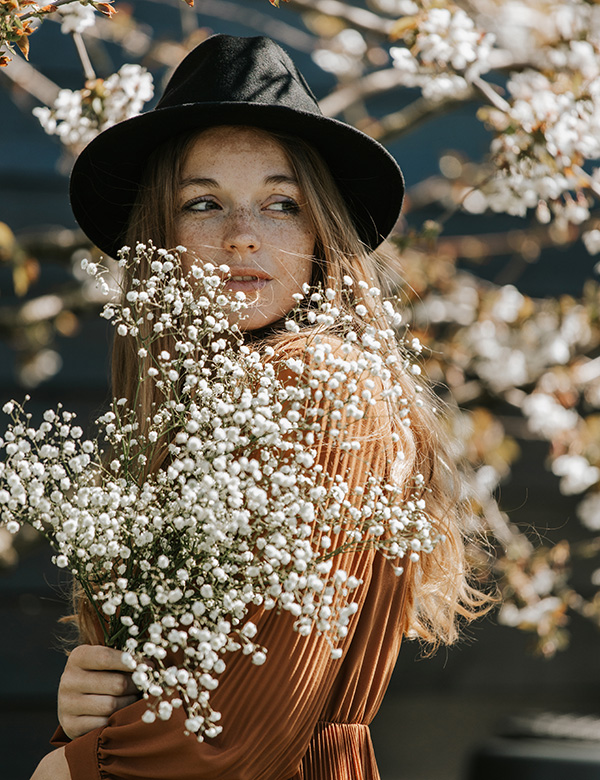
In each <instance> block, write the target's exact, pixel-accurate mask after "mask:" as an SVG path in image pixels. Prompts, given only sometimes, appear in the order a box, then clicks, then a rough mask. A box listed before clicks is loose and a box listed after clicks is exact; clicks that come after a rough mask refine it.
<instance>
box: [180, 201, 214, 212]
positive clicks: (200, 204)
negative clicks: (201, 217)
mask: <svg viewBox="0 0 600 780" xmlns="http://www.w3.org/2000/svg"><path fill="white" fill-rule="evenodd" d="M218 208H220V206H219V204H218V203H217V202H216V201H215V200H212V198H197V199H196V200H191V201H189V202H188V203H186V204H185V205H184V207H183V211H214V210H215V209H218Z"/></svg>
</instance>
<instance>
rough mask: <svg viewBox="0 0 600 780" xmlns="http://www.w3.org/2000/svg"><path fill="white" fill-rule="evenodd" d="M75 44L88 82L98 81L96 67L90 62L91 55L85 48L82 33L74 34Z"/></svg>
mask: <svg viewBox="0 0 600 780" xmlns="http://www.w3.org/2000/svg"><path fill="white" fill-rule="evenodd" d="M73 42H74V43H75V48H76V49H77V54H78V55H79V59H80V60H81V64H82V66H83V72H84V74H85V78H86V81H94V80H95V79H96V72H95V71H94V66H93V65H92V61H91V60H90V55H89V54H88V50H87V49H86V47H85V43H84V41H83V38H82V37H81V33H78V32H74V33H73Z"/></svg>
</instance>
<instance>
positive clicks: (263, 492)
mask: <svg viewBox="0 0 600 780" xmlns="http://www.w3.org/2000/svg"><path fill="white" fill-rule="evenodd" d="M183 251H185V250H184V249H183V248H182V247H181V248H178V250H174V251H172V252H168V251H166V250H162V249H159V250H155V249H154V247H152V246H145V245H143V244H138V245H137V247H136V248H135V250H133V251H130V250H129V249H127V248H124V250H123V251H122V252H121V255H120V265H121V266H128V272H129V274H130V276H131V274H132V273H133V275H132V278H133V283H132V284H131V285H130V286H129V288H128V289H127V290H125V291H124V292H123V302H122V303H119V304H116V303H109V304H107V305H106V307H105V309H104V312H103V316H104V317H105V318H106V319H108V320H110V321H111V322H112V323H113V325H114V326H115V329H116V338H117V339H119V338H126V339H129V340H130V342H131V344H132V345H134V347H135V351H136V353H137V358H138V365H139V377H138V379H139V381H138V384H137V387H136V390H135V397H133V398H115V399H114V400H113V402H112V404H111V406H110V409H109V410H108V411H107V412H106V413H105V414H103V415H102V416H101V417H100V418H99V419H98V421H97V422H98V426H99V430H100V436H99V438H98V439H87V438H85V436H84V435H83V431H82V429H81V428H80V427H79V426H78V425H77V424H76V421H75V418H74V415H72V414H71V413H69V412H68V411H65V410H64V409H62V408H61V407H59V408H58V409H56V410H49V411H47V412H45V413H44V416H43V421H42V423H41V424H40V425H38V426H37V427H36V426H34V424H33V422H32V419H31V415H30V414H28V413H27V412H26V411H25V410H24V408H23V407H22V406H21V405H19V404H17V403H15V402H14V401H11V402H9V403H7V404H6V405H5V406H4V412H5V413H6V414H8V415H9V416H10V417H11V418H12V424H11V425H10V426H9V427H8V430H7V431H6V433H5V434H4V438H3V439H2V440H0V449H3V450H4V451H5V456H6V457H5V461H4V463H2V464H0V521H1V522H2V524H3V525H5V526H6V528H7V529H8V530H9V531H11V532H16V531H17V530H18V529H19V528H20V526H21V525H22V524H23V523H27V524H29V525H32V526H33V527H34V528H36V529H38V530H39V531H40V532H41V533H43V534H44V535H45V536H46V537H47V538H48V539H49V540H50V542H51V543H52V545H53V546H54V548H55V550H56V557H55V559H54V560H55V563H56V565H57V566H59V567H61V568H65V569H68V570H69V571H71V572H72V574H73V576H74V577H75V578H76V579H77V580H78V581H79V583H80V584H81V586H82V588H83V590H84V592H85V594H87V596H88V598H89V600H90V602H91V604H92V605H93V606H94V608H95V610H96V612H97V619H98V622H99V624H100V626H101V627H102V630H103V632H104V636H105V641H106V643H107V644H108V645H110V646H113V647H116V648H120V649H123V651H124V653H125V656H124V657H125V658H126V660H127V662H128V663H129V665H130V667H131V669H132V673H133V680H134V682H135V684H136V685H137V686H138V688H139V689H140V690H141V691H142V692H143V695H144V697H145V698H146V699H147V701H148V709H147V711H146V712H145V714H144V716H143V719H144V720H145V721H147V722H151V721H153V720H155V719H156V718H160V719H164V720H166V719H168V718H169V717H170V716H171V714H172V712H173V710H174V709H177V708H181V707H183V708H184V709H185V712H186V719H185V728H186V729H187V731H188V732H191V733H194V734H195V735H196V736H197V738H198V739H199V740H202V739H204V738H205V737H213V736H215V735H216V734H218V733H219V731H220V730H221V726H220V725H219V713H218V712H215V711H214V710H213V709H212V707H211V703H210V694H211V691H213V690H214V689H215V688H216V687H217V686H218V684H219V676H220V675H221V674H222V673H223V671H224V670H225V667H226V658H227V655H226V654H229V653H232V652H241V653H243V654H245V655H248V656H249V657H250V660H251V661H252V662H253V663H255V664H262V663H264V662H265V661H266V662H267V663H268V648H266V647H263V646H262V645H261V643H260V632H259V631H258V630H257V626H256V625H255V623H254V622H253V621H252V620H251V619H250V617H251V613H250V610H251V609H253V610H255V609H256V608H261V609H264V610H277V611H281V612H288V613H289V614H290V615H291V616H292V618H293V626H294V629H295V630H296V631H298V632H299V634H301V635H305V636H308V635H309V634H311V633H312V632H318V633H319V634H322V635H323V638H324V641H328V642H329V644H330V646H331V653H332V656H333V657H334V658H339V657H340V656H341V649H340V642H341V641H342V640H343V638H344V637H345V636H346V634H347V632H348V625H349V623H350V621H351V620H352V616H353V614H354V613H355V612H356V610H357V604H356V603H355V602H354V601H353V593H354V591H356V589H357V588H359V587H360V586H361V581H360V580H359V579H358V578H357V577H356V576H355V575H354V574H353V572H352V571H351V570H348V571H346V570H345V569H344V568H343V567H342V566H341V565H340V564H339V561H341V560H342V559H343V556H344V555H346V556H347V554H348V553H349V552H352V551H360V550H365V549H366V550H369V549H374V550H379V551H381V553H382V554H383V555H385V556H386V557H387V558H388V559H389V560H390V561H391V562H392V564H393V565H394V567H395V568H396V572H397V573H398V574H400V573H401V571H402V566H403V562H404V560H407V559H409V558H410V559H412V560H418V558H419V556H420V555H421V554H426V553H427V552H429V551H431V550H432V549H433V546H434V544H435V543H436V542H437V541H438V536H439V534H438V533H437V532H436V529H435V524H434V523H433V521H432V520H431V519H430V518H429V517H428V515H427V512H426V504H425V494H426V490H425V488H424V480H423V477H421V476H420V475H417V476H416V477H414V478H412V479H408V478H407V479H404V480H398V482H399V484H396V483H395V482H394V478H393V475H394V473H396V472H397V471H398V469H400V470H401V468H400V467H401V464H402V458H403V452H402V448H403V442H405V441H406V440H407V437H408V434H407V433H406V432H405V431H404V426H406V427H407V428H408V426H410V404H411V401H410V399H409V398H407V397H406V393H405V390H404V388H403V386H402V383H401V382H398V381H395V380H394V377H395V376H397V373H396V372H395V371H394V372H393V371H392V370H391V369H390V366H392V364H394V363H397V362H398V360H404V366H403V367H402V370H404V371H406V372H408V371H411V364H410V361H409V360H408V359H406V358H403V357H402V354H403V353H400V352H399V351H398V350H397V349H396V348H393V347H392V344H394V343H395V341H394V340H395V339H396V331H395V326H397V325H398V322H399V315H397V314H395V312H394V310H393V308H392V307H391V306H389V305H384V309H385V310H386V312H387V317H388V319H389V323H388V326H387V327H381V324H380V323H379V324H378V325H375V324H373V323H372V322H371V321H370V320H369V318H368V310H367V306H365V305H364V303H362V304H358V305H357V306H355V310H354V311H353V312H351V313H347V312H344V311H342V310H340V309H339V308H338V307H337V306H336V304H335V301H336V300H339V298H340V296H339V295H338V294H337V293H336V291H333V290H328V289H324V290H311V289H308V288H306V289H305V290H304V293H303V294H298V295H297V299H298V306H297V309H296V310H294V311H293V312H292V313H291V314H290V315H289V316H288V319H287V321H286V323H285V327H286V329H287V331H288V333H289V335H288V336H287V337H286V338H285V339H284V343H285V344H286V348H285V349H283V350H281V349H280V348H279V347H278V343H279V342H276V341H275V342H273V343H269V342H264V343H261V344H259V343H258V342H253V341H252V340H245V339H244V337H243V334H242V333H241V331H240V329H239V326H238V324H237V323H238V322H239V321H240V320H243V316H244V310H245V309H246V308H247V307H248V306H249V305H251V304H250V303H248V302H247V301H245V299H244V295H243V294H241V293H236V294H235V295H231V294H228V293H227V290H226V287H225V282H224V279H225V278H226V275H227V271H228V269H227V267H225V266H222V267H220V268H216V267H215V266H213V265H211V264H204V265H202V264H200V263H198V264H197V265H193V266H192V269H191V272H190V274H189V275H188V276H186V275H184V274H183V273H182V272H181V262H180V255H181V252H183ZM141 267H145V268H147V269H148V273H147V274H143V275H142V274H141V273H139V269H140V268H141ZM86 270H87V271H88V273H90V274H91V275H92V276H97V277H99V278H100V279H101V277H102V271H101V269H100V268H99V267H98V266H93V265H91V264H88V265H87V269H86ZM136 270H138V272H137V273H136ZM359 284H360V286H361V287H363V288H364V292H365V296H366V298H365V301H367V300H368V297H369V296H371V297H372V298H376V297H377V296H378V295H379V291H378V290H375V289H369V288H368V285H366V284H365V283H362V282H360V283H359ZM344 285H345V286H346V287H347V289H346V291H345V294H346V296H350V291H351V287H352V280H351V279H349V278H347V279H345V280H344ZM290 345H291V348H290ZM412 373H418V372H415V371H414V370H413V371H412ZM149 389H150V390H151V391H152V393H151V394H150V397H152V398H153V399H154V401H153V402H152V403H151V404H150V405H149V406H147V407H146V409H149V412H148V413H147V414H146V416H144V415H143V414H141V412H140V410H141V409H142V408H144V407H143V405H141V404H140V399H141V398H142V397H144V394H146V395H147V393H148V390H149ZM390 408H392V409H394V410H395V412H396V413H397V414H396V415H389V414H388V413H387V412H385V414H384V412H383V411H382V410H389V409H390ZM379 415H382V417H379ZM383 417H385V420H387V421H388V422H389V420H391V419H392V417H394V418H396V417H397V419H398V420H401V421H403V422H402V423H399V424H398V425H397V426H396V427H397V428H399V430H395V429H394V431H393V433H392V434H391V441H392V442H393V448H392V450H391V451H390V462H389V464H388V465H389V468H388V469H387V470H386V473H385V474H382V473H378V472H377V471H376V470H375V469H373V468H371V467H370V466H369V460H368V458H367V457H366V456H365V455H364V452H365V448H366V447H368V446H369V442H371V443H372V439H373V434H372V430H371V429H370V428H369V425H368V422H369V420H371V419H374V420H376V421H379V422H381V420H382V419H383ZM382 446H383V445H382ZM332 452H334V453H335V457H331V453H332ZM332 463H335V464H336V465H335V466H332V465H331V464H332ZM357 464H359V465H360V472H361V479H360V482H359V483H357V482H356V480H354V481H353V480H352V478H351V476H352V474H353V473H355V472H356V470H357V469H356V466H357ZM347 559H348V558H347V557H346V560H347ZM348 568H350V567H348Z"/></svg>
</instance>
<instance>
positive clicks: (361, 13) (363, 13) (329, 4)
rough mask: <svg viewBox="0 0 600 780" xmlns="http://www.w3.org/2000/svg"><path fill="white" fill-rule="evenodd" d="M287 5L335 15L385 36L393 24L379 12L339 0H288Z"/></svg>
mask: <svg viewBox="0 0 600 780" xmlns="http://www.w3.org/2000/svg"><path fill="white" fill-rule="evenodd" d="M287 6H288V7H289V8H293V9H295V10H298V11H311V12H313V13H314V12H315V11H316V12H317V13H320V14H324V15H325V16H335V17H337V18H338V19H343V20H344V21H345V22H348V23H349V24H351V25H352V27H354V28H355V29H357V30H362V31H363V32H369V33H375V34H377V35H379V36H381V37H385V38H387V37H388V36H389V34H390V33H391V31H392V28H393V26H394V20H393V19H384V18H382V17H381V16H379V14H375V13H373V12H372V11H368V10H366V9H365V8H356V7H355V6H353V5H348V4H346V3H343V2H340V0H289V1H288V3H287Z"/></svg>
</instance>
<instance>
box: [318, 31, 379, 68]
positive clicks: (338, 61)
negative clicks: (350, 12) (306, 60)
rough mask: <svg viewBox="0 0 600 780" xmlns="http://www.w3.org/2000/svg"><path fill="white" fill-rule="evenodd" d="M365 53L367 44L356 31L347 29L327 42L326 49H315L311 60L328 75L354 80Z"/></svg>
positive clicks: (361, 66)
mask: <svg viewBox="0 0 600 780" xmlns="http://www.w3.org/2000/svg"><path fill="white" fill-rule="evenodd" d="M366 51H367V44H366V41H365V39H364V38H363V36H362V35H361V34H360V33H359V31H358V30H353V29H352V28H350V27H348V28H346V29H344V30H341V31H340V32H339V33H338V34H337V35H335V36H334V37H333V38H332V39H331V40H330V41H328V42H327V47H321V48H318V49H315V51H314V52H313V54H312V59H313V60H314V62H316V63H317V65H318V66H319V67H320V68H322V69H323V70H324V71H327V72H328V73H334V74H335V75H336V76H341V77H344V78H356V77H357V76H359V75H360V74H361V73H362V70H363V65H362V59H363V57H364V55H365V52H366Z"/></svg>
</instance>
